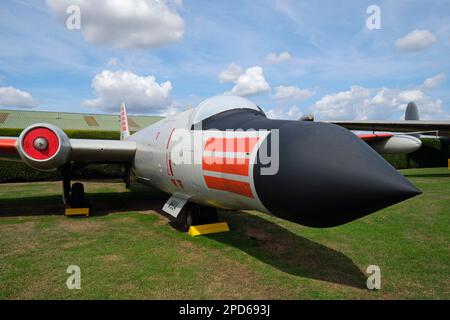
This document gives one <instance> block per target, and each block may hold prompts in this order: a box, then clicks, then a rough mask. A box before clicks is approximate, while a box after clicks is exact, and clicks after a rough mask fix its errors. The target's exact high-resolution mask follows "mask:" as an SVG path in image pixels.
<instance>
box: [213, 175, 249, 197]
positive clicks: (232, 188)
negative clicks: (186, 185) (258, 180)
mask: <svg viewBox="0 0 450 320" xmlns="http://www.w3.org/2000/svg"><path fill="white" fill-rule="evenodd" d="M205 182H206V185H207V186H208V188H210V189H216V190H221V191H228V192H231V193H235V194H239V195H241V196H244V197H248V198H252V199H253V198H254V196H253V193H252V189H251V187H250V184H249V183H248V182H242V181H236V180H230V179H223V178H216V177H211V176H205Z"/></svg>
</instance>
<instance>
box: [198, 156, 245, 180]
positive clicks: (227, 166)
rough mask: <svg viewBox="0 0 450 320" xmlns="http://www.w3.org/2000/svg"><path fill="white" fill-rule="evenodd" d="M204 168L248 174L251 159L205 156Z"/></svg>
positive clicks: (241, 174)
mask: <svg viewBox="0 0 450 320" xmlns="http://www.w3.org/2000/svg"><path fill="white" fill-rule="evenodd" d="M202 168H203V170H207V171H214V172H222V173H229V174H237V175H240V176H248V168H249V160H248V159H241V158H225V157H206V156H204V157H203V161H202Z"/></svg>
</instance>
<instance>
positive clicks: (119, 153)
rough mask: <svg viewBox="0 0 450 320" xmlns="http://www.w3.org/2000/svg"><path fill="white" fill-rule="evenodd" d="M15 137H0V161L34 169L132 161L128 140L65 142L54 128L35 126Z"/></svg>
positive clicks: (131, 145)
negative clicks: (25, 165) (24, 163)
mask: <svg viewBox="0 0 450 320" xmlns="http://www.w3.org/2000/svg"><path fill="white" fill-rule="evenodd" d="M26 130H27V131H26V133H25V134H22V135H21V136H20V137H19V138H17V137H0V160H12V161H24V162H26V163H27V164H28V165H30V166H31V167H33V168H35V169H38V170H53V169H57V168H59V167H60V166H62V165H64V164H66V163H69V162H78V163H93V162H95V163H116V162H117V163H125V162H130V161H132V160H133V158H134V154H135V152H136V142H135V141H131V140H94V139H69V138H68V137H67V135H66V134H65V133H64V132H63V131H62V130H61V129H59V128H58V127H55V126H52V125H48V124H37V125H34V126H33V127H32V128H29V129H26Z"/></svg>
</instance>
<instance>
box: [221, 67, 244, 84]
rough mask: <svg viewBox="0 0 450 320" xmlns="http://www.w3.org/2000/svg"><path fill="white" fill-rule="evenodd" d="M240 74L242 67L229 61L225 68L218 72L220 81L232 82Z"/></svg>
mask: <svg viewBox="0 0 450 320" xmlns="http://www.w3.org/2000/svg"><path fill="white" fill-rule="evenodd" d="M241 74H242V68H241V67H240V66H238V65H237V64H235V63H231V64H230V65H229V66H228V68H227V69H226V70H223V71H222V72H220V73H219V81H220V83H225V82H234V81H236V80H237V79H238V78H239V76H240V75H241Z"/></svg>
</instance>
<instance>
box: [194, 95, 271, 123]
mask: <svg viewBox="0 0 450 320" xmlns="http://www.w3.org/2000/svg"><path fill="white" fill-rule="evenodd" d="M233 109H250V110H255V111H257V112H260V113H261V114H264V112H263V111H262V110H261V109H260V108H259V107H258V106H257V105H256V104H255V103H253V102H252V101H250V100H248V99H245V98H242V97H239V96H231V95H222V96H215V97H211V98H208V99H206V100H204V101H202V102H201V103H200V104H199V105H198V106H197V107H196V108H195V110H194V112H193V115H192V124H196V123H199V122H201V121H203V120H205V119H207V118H209V117H211V116H213V115H216V114H219V113H222V112H224V111H228V110H233Z"/></svg>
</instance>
